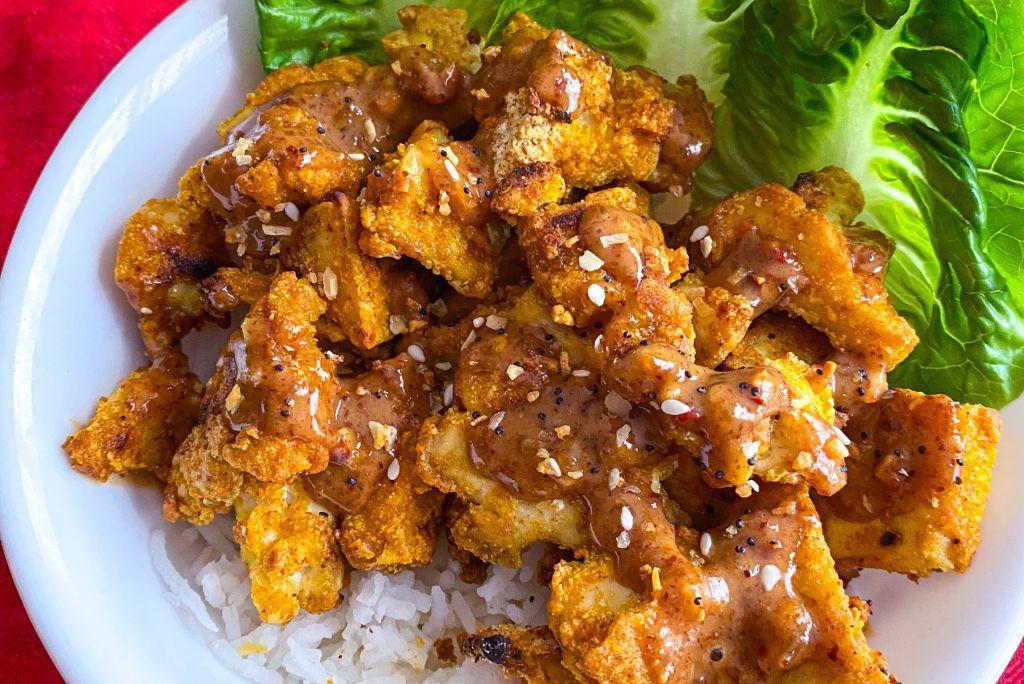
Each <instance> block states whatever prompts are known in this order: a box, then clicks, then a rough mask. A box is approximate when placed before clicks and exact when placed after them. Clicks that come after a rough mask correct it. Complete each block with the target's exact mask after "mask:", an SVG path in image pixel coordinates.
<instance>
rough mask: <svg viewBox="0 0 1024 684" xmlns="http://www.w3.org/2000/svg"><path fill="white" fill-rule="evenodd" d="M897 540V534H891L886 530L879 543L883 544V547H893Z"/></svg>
mask: <svg viewBox="0 0 1024 684" xmlns="http://www.w3.org/2000/svg"><path fill="white" fill-rule="evenodd" d="M897 539H898V537H897V535H896V533H895V532H891V531H889V530H886V531H885V532H884V533H883V534H882V537H881V539H879V540H878V541H879V543H881V545H882V546H892V545H893V544H895V543H896V540H897Z"/></svg>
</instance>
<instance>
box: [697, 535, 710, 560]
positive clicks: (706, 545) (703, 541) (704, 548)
mask: <svg viewBox="0 0 1024 684" xmlns="http://www.w3.org/2000/svg"><path fill="white" fill-rule="evenodd" d="M700 553H701V555H703V556H708V555H710V554H711V535H710V534H708V533H707V532H705V533H704V534H702V535H700Z"/></svg>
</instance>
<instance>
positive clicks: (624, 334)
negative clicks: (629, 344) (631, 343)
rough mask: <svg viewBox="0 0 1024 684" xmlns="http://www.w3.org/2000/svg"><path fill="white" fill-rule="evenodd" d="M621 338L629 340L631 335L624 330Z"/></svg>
mask: <svg viewBox="0 0 1024 684" xmlns="http://www.w3.org/2000/svg"><path fill="white" fill-rule="evenodd" d="M622 336H623V337H625V338H626V339H629V338H630V337H632V336H633V333H631V332H629V331H628V330H625V331H623V333H622Z"/></svg>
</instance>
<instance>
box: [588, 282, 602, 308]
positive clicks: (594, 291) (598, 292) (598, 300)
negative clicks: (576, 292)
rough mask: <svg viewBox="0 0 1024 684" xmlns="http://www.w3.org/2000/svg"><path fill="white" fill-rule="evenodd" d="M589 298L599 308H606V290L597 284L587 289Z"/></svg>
mask: <svg viewBox="0 0 1024 684" xmlns="http://www.w3.org/2000/svg"><path fill="white" fill-rule="evenodd" d="M587 297H588V298H589V299H590V301H592V302H593V303H594V304H596V305H597V306H604V288H603V287H601V286H600V285H598V284H597V283H593V284H591V286H590V287H588V288H587Z"/></svg>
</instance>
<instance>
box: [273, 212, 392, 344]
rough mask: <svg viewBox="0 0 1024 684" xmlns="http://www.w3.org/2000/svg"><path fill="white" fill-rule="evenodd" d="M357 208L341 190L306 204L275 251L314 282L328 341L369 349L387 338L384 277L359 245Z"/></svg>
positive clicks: (382, 269) (386, 290) (378, 264)
mask: <svg viewBox="0 0 1024 684" xmlns="http://www.w3.org/2000/svg"><path fill="white" fill-rule="evenodd" d="M360 231H361V227H360V225H359V208H358V206H357V205H356V203H355V202H354V201H353V200H351V199H349V198H348V197H347V196H346V195H343V194H341V193H336V194H335V195H334V196H333V197H332V199H331V201H328V202H321V203H320V204H317V205H315V206H313V207H311V208H310V209H309V210H308V211H307V212H306V214H305V215H304V216H303V217H302V220H301V222H300V223H299V225H298V227H297V228H296V230H295V232H294V233H293V234H292V240H291V242H290V243H289V244H288V246H287V247H285V248H284V249H283V250H282V251H281V262H282V263H283V264H284V265H285V267H286V268H290V269H293V270H295V271H296V272H297V273H298V274H300V275H306V276H309V275H310V274H313V275H312V277H311V278H310V280H311V281H312V282H315V283H316V287H317V289H318V290H319V293H320V295H321V296H322V297H323V299H324V300H325V301H326V304H327V311H326V313H325V314H324V317H325V323H326V326H323V325H322V326H321V330H326V331H327V332H328V338H329V339H331V340H332V341H336V342H337V341H341V340H348V341H350V342H351V343H352V344H353V345H355V346H356V347H359V348H360V349H370V348H372V347H376V346H377V345H378V344H381V343H383V342H386V341H387V340H389V339H391V338H392V337H393V336H394V334H393V333H392V332H391V330H390V328H389V325H388V321H389V318H390V315H391V311H390V309H389V307H388V279H387V275H386V274H385V271H384V268H383V266H382V264H380V263H379V262H378V261H377V260H376V259H372V258H370V257H368V256H366V255H365V254H363V252H361V251H360V249H359V233H360Z"/></svg>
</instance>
